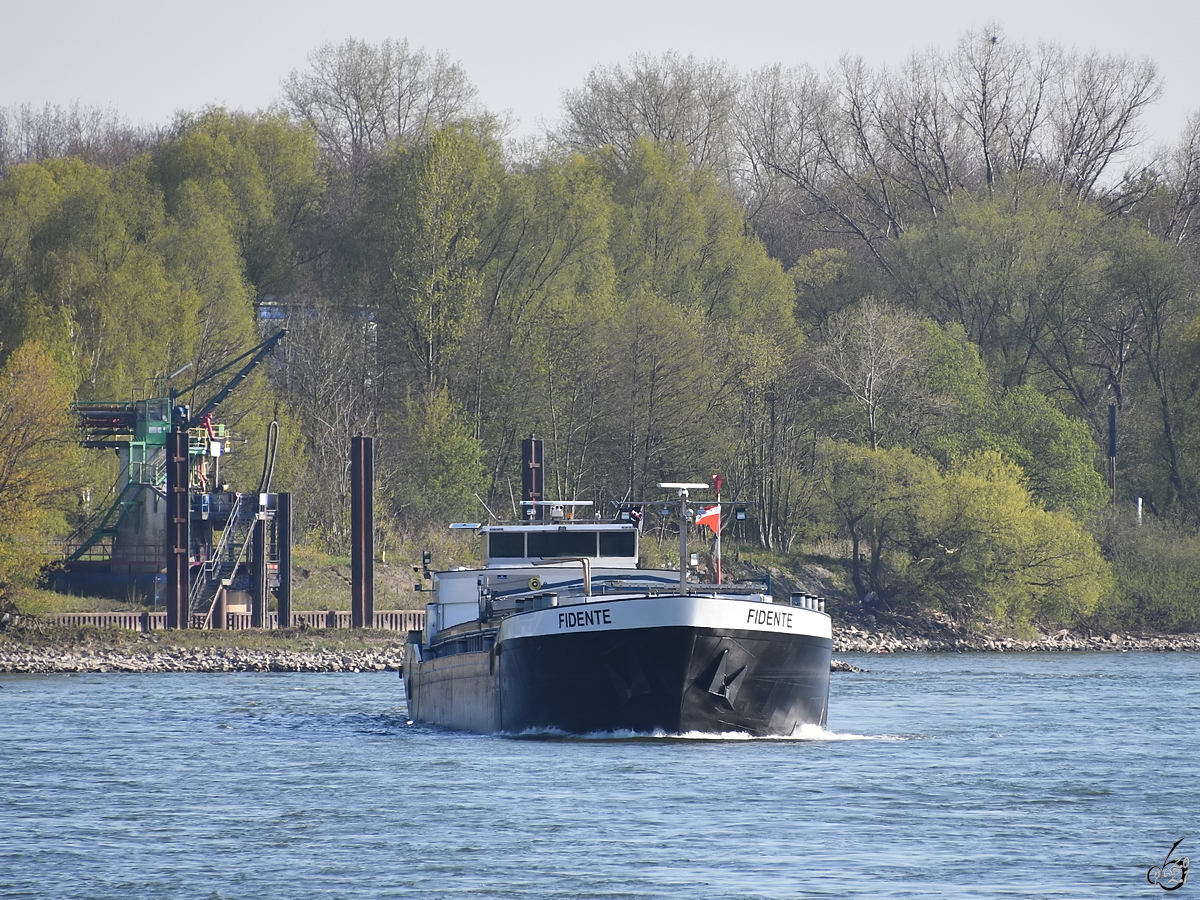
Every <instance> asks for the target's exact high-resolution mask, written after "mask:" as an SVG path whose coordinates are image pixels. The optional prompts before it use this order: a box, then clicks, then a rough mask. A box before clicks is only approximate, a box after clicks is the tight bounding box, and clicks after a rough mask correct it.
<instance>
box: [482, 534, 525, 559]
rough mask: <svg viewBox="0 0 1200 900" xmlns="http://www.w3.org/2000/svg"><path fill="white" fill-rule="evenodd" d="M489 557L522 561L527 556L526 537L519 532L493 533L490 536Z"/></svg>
mask: <svg viewBox="0 0 1200 900" xmlns="http://www.w3.org/2000/svg"><path fill="white" fill-rule="evenodd" d="M488 556H490V557H491V558H492V559H521V558H523V557H524V556H525V535H524V534H522V533H521V532H519V531H493V532H491V533H490V534H489V535H488Z"/></svg>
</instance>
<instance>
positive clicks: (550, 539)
mask: <svg viewBox="0 0 1200 900" xmlns="http://www.w3.org/2000/svg"><path fill="white" fill-rule="evenodd" d="M529 555H530V556H531V557H540V558H542V559H552V558H554V557H559V556H587V557H592V556H595V555H596V532H594V531H531V532H529Z"/></svg>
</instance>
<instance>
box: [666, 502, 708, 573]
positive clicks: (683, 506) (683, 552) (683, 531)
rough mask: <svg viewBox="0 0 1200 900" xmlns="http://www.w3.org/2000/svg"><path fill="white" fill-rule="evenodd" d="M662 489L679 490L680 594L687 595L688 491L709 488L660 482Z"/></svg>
mask: <svg viewBox="0 0 1200 900" xmlns="http://www.w3.org/2000/svg"><path fill="white" fill-rule="evenodd" d="M658 486H659V487H660V488H666V489H668V490H675V489H678V490H679V593H680V595H681V596H686V595H687V527H688V505H687V501H688V491H689V490H700V489H701V488H705V489H706V488H708V485H707V484H693V483H691V482H681V481H660V482H659V483H658Z"/></svg>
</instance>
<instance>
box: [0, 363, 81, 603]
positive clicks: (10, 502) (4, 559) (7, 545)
mask: <svg viewBox="0 0 1200 900" xmlns="http://www.w3.org/2000/svg"><path fill="white" fill-rule="evenodd" d="M70 400H71V383H70V381H69V380H68V379H67V378H66V377H65V375H64V373H63V372H62V370H61V368H60V367H59V366H58V365H57V363H56V362H55V361H54V359H53V357H52V356H51V355H50V354H49V353H48V352H47V351H46V349H45V348H44V347H42V346H41V345H40V344H38V343H36V342H30V343H25V344H22V345H21V346H19V347H17V348H16V350H14V351H13V353H12V354H11V355H10V356H9V357H8V360H7V361H6V362H5V363H4V365H3V367H0V600H4V599H5V598H6V597H7V596H8V595H9V594H10V592H11V590H12V589H13V587H14V586H15V585H21V584H24V585H31V584H35V583H36V582H37V578H38V575H39V574H40V572H41V570H42V569H43V568H44V567H45V566H46V564H47V563H48V562H49V561H50V554H49V552H48V547H49V542H50V538H51V537H52V536H53V535H54V533H55V532H56V531H57V530H60V529H61V528H62V524H63V514H64V512H65V511H66V510H67V508H68V505H69V503H70V500H71V496H72V489H73V488H74V487H75V486H76V484H77V470H78V466H79V458H78V450H77V445H76V443H75V434H74V431H73V427H72V422H71V420H70V417H69V413H68V408H69V404H70Z"/></svg>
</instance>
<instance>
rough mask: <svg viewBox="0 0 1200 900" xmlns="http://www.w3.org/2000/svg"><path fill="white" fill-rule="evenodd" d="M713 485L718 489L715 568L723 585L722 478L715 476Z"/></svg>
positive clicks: (718, 581)
mask: <svg viewBox="0 0 1200 900" xmlns="http://www.w3.org/2000/svg"><path fill="white" fill-rule="evenodd" d="M713 484H714V485H716V488H717V539H716V541H715V542H714V543H713V558H714V560H715V562H716V565H715V566H714V567H713V568H715V569H716V571H717V584H720V583H721V476H720V475H714V476H713Z"/></svg>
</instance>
